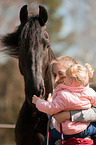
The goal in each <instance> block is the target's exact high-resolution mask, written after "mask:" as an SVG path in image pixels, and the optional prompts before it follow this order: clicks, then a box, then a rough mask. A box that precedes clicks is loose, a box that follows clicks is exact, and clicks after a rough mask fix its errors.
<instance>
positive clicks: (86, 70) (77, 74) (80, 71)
mask: <svg viewBox="0 0 96 145" xmlns="http://www.w3.org/2000/svg"><path fill="white" fill-rule="evenodd" d="M93 72H94V70H93V68H92V66H91V65H90V64H88V63H86V64H85V66H83V65H80V64H74V65H72V66H70V67H69V68H68V69H67V71H66V76H68V77H71V78H73V79H75V80H76V81H78V82H79V84H80V85H81V86H87V85H88V83H89V78H91V77H92V76H93Z"/></svg>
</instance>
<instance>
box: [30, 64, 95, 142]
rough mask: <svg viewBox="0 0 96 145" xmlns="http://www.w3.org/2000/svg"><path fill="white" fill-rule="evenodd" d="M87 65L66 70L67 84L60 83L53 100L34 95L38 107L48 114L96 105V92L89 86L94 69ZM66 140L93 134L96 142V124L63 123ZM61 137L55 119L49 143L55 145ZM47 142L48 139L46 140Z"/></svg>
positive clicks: (73, 66)
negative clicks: (49, 100)
mask: <svg viewBox="0 0 96 145" xmlns="http://www.w3.org/2000/svg"><path fill="white" fill-rule="evenodd" d="M86 66H87V68H86V67H84V66H82V65H79V64H75V65H72V66H71V67H70V68H68V69H67V71H66V82H65V85H63V84H59V85H58V86H57V87H56V89H55V90H54V92H53V96H52V102H47V101H45V100H43V99H39V98H38V97H37V96H34V97H33V101H32V102H33V103H34V104H36V107H37V108H38V109H39V110H40V111H42V112H45V113H47V114H55V113H58V112H60V111H62V110H76V109H88V108H90V107H91V105H93V106H95V107H96V93H95V91H94V90H93V89H91V88H89V86H88V83H89V77H92V74H93V70H92V69H90V65H88V64H87V65H86ZM62 128H63V133H64V138H65V140H67V139H69V138H71V137H76V138H78V137H81V138H84V137H86V136H91V137H92V139H93V141H94V143H95V144H96V138H95V136H96V124H95V123H81V122H71V121H69V120H67V121H65V122H64V123H62ZM59 138H60V126H59V124H58V123H57V122H56V121H55V128H54V129H52V130H51V131H50V140H49V144H51V145H53V144H54V143H55V141H56V140H58V139H59ZM44 144H46V140H45V142H44Z"/></svg>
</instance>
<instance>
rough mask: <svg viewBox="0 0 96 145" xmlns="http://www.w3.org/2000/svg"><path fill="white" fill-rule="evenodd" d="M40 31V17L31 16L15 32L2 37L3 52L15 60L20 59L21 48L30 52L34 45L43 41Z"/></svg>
mask: <svg viewBox="0 0 96 145" xmlns="http://www.w3.org/2000/svg"><path fill="white" fill-rule="evenodd" d="M40 31H41V27H40V23H39V17H38V16H35V15H34V16H31V17H30V18H29V20H28V21H27V22H26V23H23V24H20V25H19V26H18V27H17V29H16V30H15V32H13V33H10V34H7V35H4V36H2V37H1V46H2V48H1V51H5V53H6V54H8V55H10V56H12V57H14V58H19V51H20V48H21V49H22V48H25V51H27V52H28V50H29V49H32V48H34V45H39V43H40V41H41V35H40V34H41V32H40ZM34 40H35V42H34ZM28 41H30V46H31V47H30V46H28V45H29V43H28ZM44 42H45V41H44ZM23 51H24V50H23ZM29 51H31V50H29Z"/></svg>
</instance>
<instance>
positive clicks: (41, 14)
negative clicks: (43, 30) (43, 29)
mask: <svg viewBox="0 0 96 145" xmlns="http://www.w3.org/2000/svg"><path fill="white" fill-rule="evenodd" d="M47 20H48V13H47V10H46V9H45V8H44V7H43V6H39V23H40V25H41V26H44V25H45V23H46V22H47Z"/></svg>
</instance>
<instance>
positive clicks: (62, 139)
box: [60, 123, 64, 145]
mask: <svg viewBox="0 0 96 145" xmlns="http://www.w3.org/2000/svg"><path fill="white" fill-rule="evenodd" d="M60 133H61V145H63V143H64V136H63V131H62V124H61V123H60Z"/></svg>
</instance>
